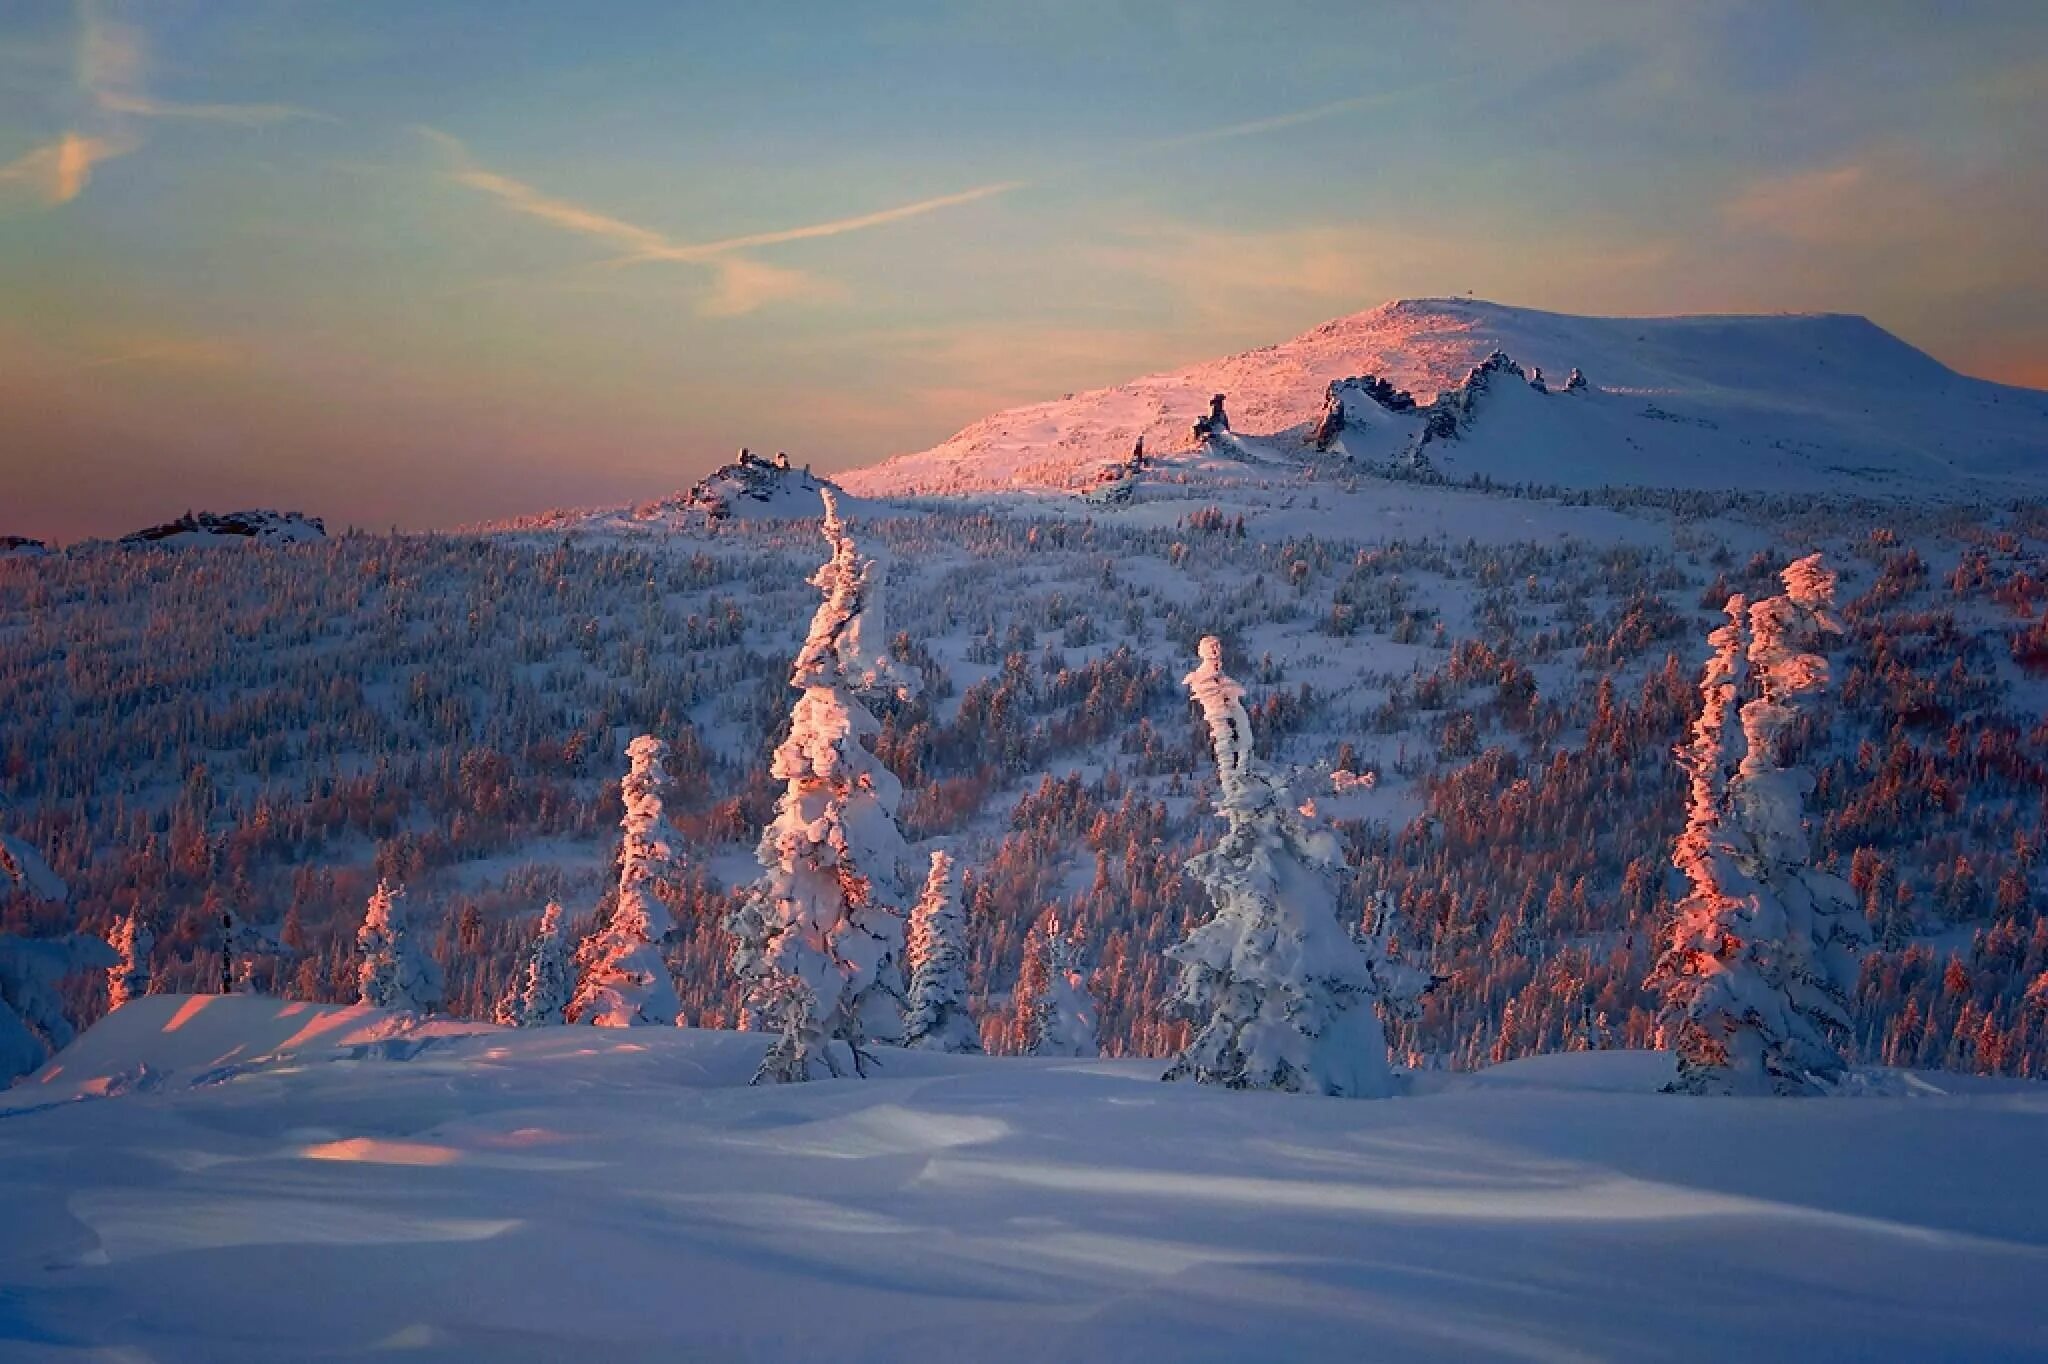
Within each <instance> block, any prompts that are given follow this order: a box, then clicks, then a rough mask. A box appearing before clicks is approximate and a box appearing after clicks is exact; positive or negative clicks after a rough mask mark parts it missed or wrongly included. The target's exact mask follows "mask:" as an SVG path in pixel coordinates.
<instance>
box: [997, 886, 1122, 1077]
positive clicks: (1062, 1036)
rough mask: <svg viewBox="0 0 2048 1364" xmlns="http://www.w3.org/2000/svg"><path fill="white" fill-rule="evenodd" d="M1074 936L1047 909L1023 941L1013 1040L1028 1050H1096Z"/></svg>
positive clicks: (1090, 1002) (1091, 1000) (1091, 1007)
mask: <svg viewBox="0 0 2048 1364" xmlns="http://www.w3.org/2000/svg"><path fill="white" fill-rule="evenodd" d="M1075 957H1076V952H1075V945H1074V939H1073V936H1072V934H1071V933H1069V932H1068V930H1067V929H1066V928H1065V926H1064V925H1062V924H1061V923H1060V916H1059V911H1057V910H1051V909H1049V910H1047V911H1046V912H1045V913H1044V914H1043V915H1041V916H1039V920H1038V922H1037V923H1036V924H1034V925H1033V926H1032V929H1031V933H1030V934H1029V936H1028V937H1027V938H1026V940H1025V943H1024V958H1025V963H1026V969H1025V970H1023V971H1022V972H1021V973H1020V974H1019V976H1018V980H1017V1001H1016V1010H1017V1033H1018V1039H1017V1040H1018V1043H1019V1045H1020V1047H1021V1049H1022V1051H1023V1052H1024V1054H1025V1055H1027V1056H1100V1055H1101V1054H1102V1046H1101V1044H1100V1042H1099V1041H1098V1040H1097V1037H1096V1032H1095V1026H1096V1008H1095V996H1094V995H1093V994H1092V993H1090V991H1089V989H1088V977H1087V976H1086V975H1084V974H1082V972H1081V970H1080V967H1079V965H1078V964H1077V962H1076V960H1075Z"/></svg>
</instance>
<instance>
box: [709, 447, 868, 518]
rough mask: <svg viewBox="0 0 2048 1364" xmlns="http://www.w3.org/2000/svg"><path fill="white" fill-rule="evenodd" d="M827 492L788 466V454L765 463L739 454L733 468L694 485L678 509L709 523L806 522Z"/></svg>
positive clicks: (802, 470) (826, 483)
mask: <svg viewBox="0 0 2048 1364" xmlns="http://www.w3.org/2000/svg"><path fill="white" fill-rule="evenodd" d="M831 486H832V484H831V482H830V480H828V479H824V478H820V477H819V476H817V475H816V474H813V473H812V472H811V470H810V467H809V466H808V465H806V466H803V467H798V466H796V465H794V464H792V463H791V462H790V458H789V456H788V455H787V454H778V455H776V456H775V458H774V459H766V458H763V457H762V456H760V455H757V454H755V453H754V452H753V451H752V450H745V449H743V450H741V451H740V453H739V457H738V458H737V459H735V460H733V462H732V463H730V464H726V465H723V466H721V467H720V468H718V469H716V470H714V471H713V472H712V473H710V474H708V475H706V476H705V477H704V478H703V479H701V480H699V482H698V483H697V485H696V486H695V487H693V488H691V489H690V492H689V495H688V496H687V497H685V498H684V499H683V504H684V505H685V506H686V507H689V508H690V509H692V510H695V511H700V512H702V513H704V514H705V515H706V516H708V517H710V518H711V519H712V520H714V521H726V520H731V519H734V518H737V519H739V520H743V521H744V520H749V519H753V518H756V517H777V518H785V517H786V518H794V517H811V516H816V515H818V514H819V512H820V510H821V508H822V506H823V503H822V502H821V501H820V495H821V493H822V491H823V490H824V489H826V488H829V487H831Z"/></svg>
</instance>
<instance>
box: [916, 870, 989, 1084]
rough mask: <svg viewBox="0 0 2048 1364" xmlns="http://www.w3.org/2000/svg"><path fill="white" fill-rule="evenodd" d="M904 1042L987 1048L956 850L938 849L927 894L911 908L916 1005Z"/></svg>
mask: <svg viewBox="0 0 2048 1364" xmlns="http://www.w3.org/2000/svg"><path fill="white" fill-rule="evenodd" d="M903 1044H904V1045H905V1046H907V1047H922V1048H925V1049H926V1050H929V1051H957V1052H975V1051H980V1050H981V1029H980V1028H979V1027H977V1026H976V1025H975V1021H974V1015H973V1013H972V1012H971V1011H970V1010H969V1008H968V1005H967V915H966V913H965V911H964V910H963V909H962V908H961V905H960V887H959V883H958V881H957V880H956V879H955V877H954V875H953V858H952V855H951V854H950V853H947V852H945V851H943V850H937V851H934V852H933V853H932V866H931V874H930V875H929V876H927V877H926V878H925V883H924V893H923V894H921V895H919V896H918V898H917V903H916V904H915V905H913V906H911V910H910V1008H909V1010H908V1011H907V1012H906V1013H905V1014H904V1018H903Z"/></svg>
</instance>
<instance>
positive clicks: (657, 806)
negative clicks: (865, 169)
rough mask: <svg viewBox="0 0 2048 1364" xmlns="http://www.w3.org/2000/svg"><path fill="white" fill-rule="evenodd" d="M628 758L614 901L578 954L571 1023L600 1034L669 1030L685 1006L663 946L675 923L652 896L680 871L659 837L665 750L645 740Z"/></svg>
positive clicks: (666, 782) (665, 782)
mask: <svg viewBox="0 0 2048 1364" xmlns="http://www.w3.org/2000/svg"><path fill="white" fill-rule="evenodd" d="M626 757H627V760H628V764H629V766H628V769H627V772H626V777H625V780H624V781H623V782H622V783H621V784H620V788H619V795H620V798H621V799H622V800H623V801H624V802H625V807H626V812H625V814H624V815H623V816H622V817H621V818H620V820H619V830H620V838H619V889H618V895H617V897H616V898H615V899H614V900H613V902H612V912H611V916H610V917H609V918H608V919H606V920H605V921H604V922H603V923H601V924H600V925H598V927H597V928H596V929H595V930H594V931H593V933H592V934H591V936H590V937H589V938H588V939H586V940H585V941H584V943H583V945H582V947H581V948H580V949H579V950H578V951H577V954H576V955H577V960H578V963H579V964H580V967H581V970H580V974H579V975H578V977H577V980H576V993H575V995H574V996H573V997H572V998H571V999H570V1001H569V1011H568V1017H569V1021H570V1022H572V1023H590V1024H594V1025H595V1026H597V1027H600V1028H631V1027H638V1026H641V1025H644V1024H651V1025H653V1026H656V1027H664V1028H672V1027H674V1026H675V1024H676V1019H677V1016H678V1015H679V1014H680V1013H681V1011H682V1004H681V1002H680V1001H678V1000H677V998H676V982H675V977H674V976H672V975H670V974H669V969H668V962H667V961H666V960H664V959H663V957H662V955H661V944H662V942H663V941H664V940H665V939H667V937H668V935H669V933H670V931H671V930H672V929H673V928H674V927H675V923H674V920H673V919H671V918H670V917H669V912H668V907H667V906H666V905H664V904H663V903H662V902H661V899H660V897H659V895H658V893H657V890H658V886H659V885H660V883H662V882H665V881H666V882H671V883H672V882H674V881H675V880H676V879H677V876H678V874H679V872H680V870H681V863H680V860H679V859H678V858H677V856H676V853H675V850H674V849H673V848H672V847H670V846H669V842H668V839H667V838H666V837H665V836H664V830H665V829H666V827H667V822H666V817H665V814H664V811H663V806H662V793H663V792H665V791H666V790H668V787H669V775H668V744H667V743H665V742H663V741H662V740H660V739H657V738H655V737H654V736H653V735H651V734H643V735H641V736H640V737H639V738H637V739H635V740H633V742H632V743H630V744H628V745H626Z"/></svg>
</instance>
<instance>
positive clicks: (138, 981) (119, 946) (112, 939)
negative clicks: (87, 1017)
mask: <svg viewBox="0 0 2048 1364" xmlns="http://www.w3.org/2000/svg"><path fill="white" fill-rule="evenodd" d="M107 946H109V947H111V948H113V949H114V955H115V958H116V960H115V962H114V964H113V965H112V966H110V967H108V968H107V1011H108V1012H109V1013H111V1012H113V1011H114V1010H115V1009H118V1008H120V1007H121V1006H122V1005H123V1004H126V1003H127V1002H128V1001H129V1000H131V999H136V998H139V997H141V996H143V995H146V994H148V993H149V967H150V961H149V955H150V953H151V952H152V951H154V950H155V949H156V934H154V933H152V932H150V931H149V925H148V924H146V923H144V922H143V921H142V915H141V913H140V912H136V913H130V914H124V915H122V916H121V917H120V918H118V919H116V920H114V926H113V928H112V929H111V930H109V932H108V933H107Z"/></svg>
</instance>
